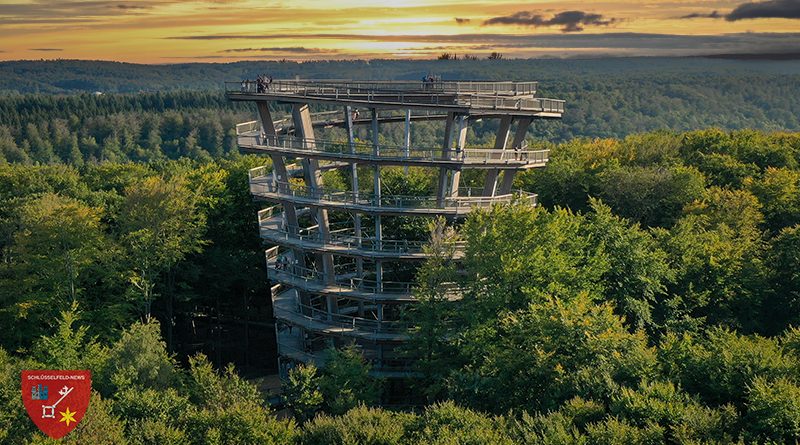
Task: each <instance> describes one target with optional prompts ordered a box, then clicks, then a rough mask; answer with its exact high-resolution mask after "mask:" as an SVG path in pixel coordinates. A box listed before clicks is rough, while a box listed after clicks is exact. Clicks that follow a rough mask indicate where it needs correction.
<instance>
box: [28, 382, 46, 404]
mask: <svg viewBox="0 0 800 445" xmlns="http://www.w3.org/2000/svg"><path fill="white" fill-rule="evenodd" d="M47 393H48V390H47V386H42V385H36V386H34V387H33V388H31V399H33V400H47Z"/></svg>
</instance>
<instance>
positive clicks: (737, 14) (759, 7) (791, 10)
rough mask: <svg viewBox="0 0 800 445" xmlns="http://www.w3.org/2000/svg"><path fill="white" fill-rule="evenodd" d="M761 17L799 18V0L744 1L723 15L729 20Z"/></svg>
mask: <svg viewBox="0 0 800 445" xmlns="http://www.w3.org/2000/svg"><path fill="white" fill-rule="evenodd" d="M761 18H781V19H800V0H768V1H765V2H758V3H755V2H750V3H744V4H741V5H739V6H737V7H736V8H734V10H733V11H731V12H730V14H728V15H726V16H725V20H727V21H729V22H734V21H737V20H745V19H761Z"/></svg>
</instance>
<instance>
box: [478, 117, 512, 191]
mask: <svg viewBox="0 0 800 445" xmlns="http://www.w3.org/2000/svg"><path fill="white" fill-rule="evenodd" d="M511 120H512V116H503V117H502V118H500V126H499V127H498V128H497V136H495V139H494V149H495V150H505V149H506V144H507V143H508V134H509V132H510V130H511ZM499 175H500V170H498V169H492V170H489V171H487V172H486V179H485V180H484V183H483V196H494V195H495V193H496V192H497V177H498V176H499Z"/></svg>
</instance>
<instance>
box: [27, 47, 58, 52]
mask: <svg viewBox="0 0 800 445" xmlns="http://www.w3.org/2000/svg"><path fill="white" fill-rule="evenodd" d="M30 51H44V52H50V51H64V49H63V48H30Z"/></svg>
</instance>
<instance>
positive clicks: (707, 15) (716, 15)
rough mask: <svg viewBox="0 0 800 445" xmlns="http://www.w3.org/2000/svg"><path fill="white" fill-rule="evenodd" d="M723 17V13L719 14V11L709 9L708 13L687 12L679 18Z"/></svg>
mask: <svg viewBox="0 0 800 445" xmlns="http://www.w3.org/2000/svg"><path fill="white" fill-rule="evenodd" d="M723 17H725V15H723V14H720V13H719V11H711V12H709V13H702V12H694V13H692V14H687V15H684V16H681V17H678V18H679V19H721V18H723Z"/></svg>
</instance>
